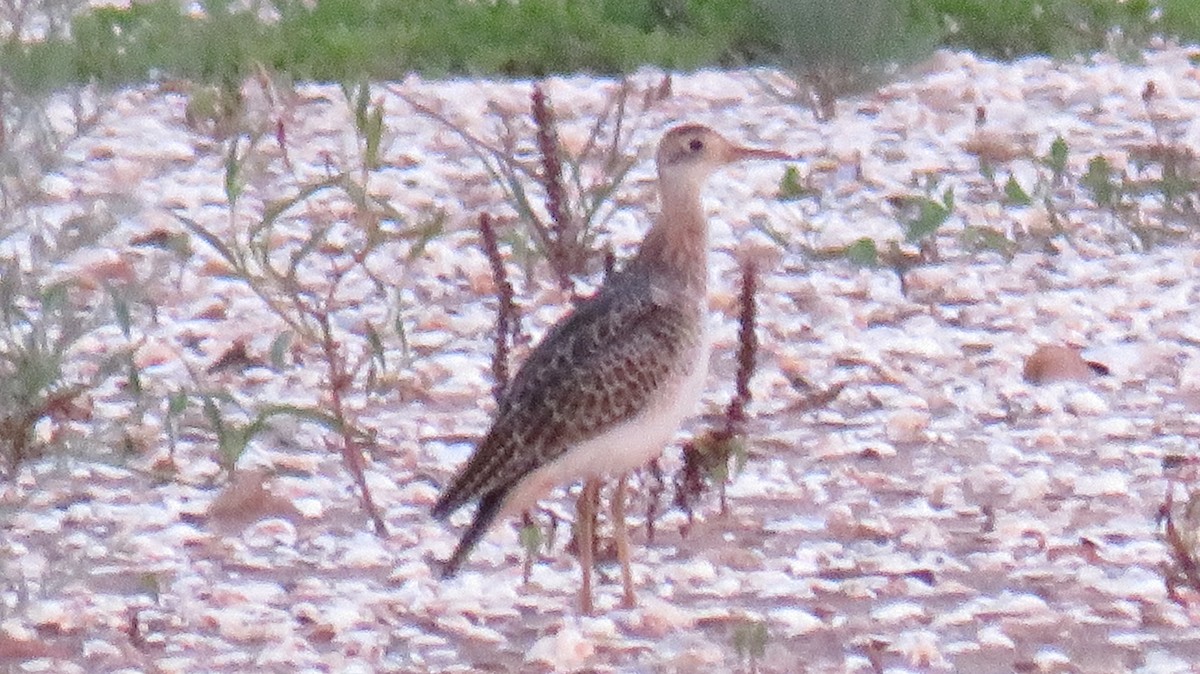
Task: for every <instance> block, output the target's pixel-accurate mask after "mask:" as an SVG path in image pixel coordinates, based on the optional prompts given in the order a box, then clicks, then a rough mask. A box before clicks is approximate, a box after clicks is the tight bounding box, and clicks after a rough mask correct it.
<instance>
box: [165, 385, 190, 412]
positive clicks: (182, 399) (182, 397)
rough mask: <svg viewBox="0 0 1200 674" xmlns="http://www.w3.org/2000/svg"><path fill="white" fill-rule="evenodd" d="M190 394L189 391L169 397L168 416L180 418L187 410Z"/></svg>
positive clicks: (175, 393)
mask: <svg viewBox="0 0 1200 674" xmlns="http://www.w3.org/2000/svg"><path fill="white" fill-rule="evenodd" d="M187 404H188V394H187V391H175V392H173V393H171V395H170V396H168V397H167V415H168V416H173V417H174V416H178V415H180V414H182V413H183V410H184V409H186V408H187Z"/></svg>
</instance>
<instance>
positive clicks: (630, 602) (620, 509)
mask: <svg viewBox="0 0 1200 674" xmlns="http://www.w3.org/2000/svg"><path fill="white" fill-rule="evenodd" d="M627 479H629V473H625V474H623V475H621V479H619V480H617V488H616V489H615V490H613V495H612V518H613V537H614V538H616V539H617V541H616V542H617V559H618V560H619V561H620V562H621V586H622V587H623V588H624V590H625V596H624V597H623V598H622V599H621V607H622V608H633V607H634V606H636V605H637V597H636V596H634V592H633V569H631V568H630V567H629V528H628V527H627V526H625V481H626V480H627Z"/></svg>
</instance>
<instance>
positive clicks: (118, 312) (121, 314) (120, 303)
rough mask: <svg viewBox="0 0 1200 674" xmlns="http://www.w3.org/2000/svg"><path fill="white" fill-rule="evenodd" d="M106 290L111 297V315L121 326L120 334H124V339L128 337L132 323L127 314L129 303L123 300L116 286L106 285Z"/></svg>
mask: <svg viewBox="0 0 1200 674" xmlns="http://www.w3.org/2000/svg"><path fill="white" fill-rule="evenodd" d="M107 290H108V296H109V297H110V298H112V303H113V316H114V317H115V318H116V319H117V326H118V327H119V328H121V334H122V335H124V336H125V339H129V336H130V333H131V332H132V323H133V321H132V319H131V318H130V314H129V303H128V302H126V301H125V298H124V297H123V296H122V295H121V293H119V292H117V289H116V288H114V287H112V286H108V287H107Z"/></svg>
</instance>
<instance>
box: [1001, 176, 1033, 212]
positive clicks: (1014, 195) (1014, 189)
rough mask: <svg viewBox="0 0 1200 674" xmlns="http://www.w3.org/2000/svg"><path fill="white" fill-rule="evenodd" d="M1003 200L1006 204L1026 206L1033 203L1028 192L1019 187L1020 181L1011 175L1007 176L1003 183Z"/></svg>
mask: <svg viewBox="0 0 1200 674" xmlns="http://www.w3.org/2000/svg"><path fill="white" fill-rule="evenodd" d="M1004 201H1005V203H1007V204H1012V205H1014V206H1028V205H1029V204H1032V203H1033V199H1031V198H1030V196H1029V193H1028V192H1026V191H1025V189H1024V188H1023V187H1021V183H1019V182H1017V179H1016V178H1014V177H1013V176H1012V175H1009V176H1008V182H1006V183H1004Z"/></svg>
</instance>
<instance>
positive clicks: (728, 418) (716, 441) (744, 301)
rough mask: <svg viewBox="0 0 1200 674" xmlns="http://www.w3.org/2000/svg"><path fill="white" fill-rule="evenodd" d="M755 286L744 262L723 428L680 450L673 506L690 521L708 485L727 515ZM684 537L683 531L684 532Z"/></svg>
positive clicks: (753, 269) (752, 268)
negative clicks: (729, 397)
mask: <svg viewBox="0 0 1200 674" xmlns="http://www.w3.org/2000/svg"><path fill="white" fill-rule="evenodd" d="M757 286H758V273H757V266H756V265H755V264H754V262H753V261H750V260H747V261H746V262H744V263H743V264H742V291H741V295H740V299H739V304H740V307H741V309H740V312H739V316H738V320H739V326H740V327H739V329H738V369H737V375H736V382H735V393H734V396H733V399H732V400H730V401H729V405H728V406H726V408H725V417H724V425H723V426H722V427H721V428H719V429H710V430H709V431H707V432H705V433H704V434H702V435H701V436H699V437H698V438H696V439H694V440H692V441H691V442H688V443H687V444H685V445H684V446H683V468H681V469H680V471H679V473H678V474H676V476H675V498H674V504H675V505H676V506H678V507H680V508H681V509H682V510H683V511H684V512H685V513H687V516H688V522H689V524H690V523H691V521H692V517H693V509H692V504H693V503H694V502H695V500H696V499H697V498H698V497H699V496H700V495H701V494H703V493H704V490H705V487H706V486H707V484H708V483H709V482H710V481H716V482H718V483H719V485H720V501H721V513H722V514H724V513H725V512H727V509H728V508H727V503H726V500H725V484H726V483H727V482H728V479H729V474H730V470H729V461H730V459H732V458H735V455H736V454H737V453H738V451H739V448H740V439H741V437H742V436H743V435H744V434H745V425H746V406H747V405H748V404H749V403H750V398H751V395H750V380H751V378H753V376H754V366H755V361H756V359H757V354H758V338H757V336H756V335H755V322H756V319H757V305H756V302H755V295H756V293H757ZM684 533H685V535H686V529H685V531H684Z"/></svg>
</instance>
